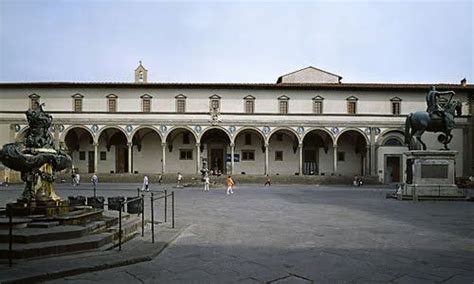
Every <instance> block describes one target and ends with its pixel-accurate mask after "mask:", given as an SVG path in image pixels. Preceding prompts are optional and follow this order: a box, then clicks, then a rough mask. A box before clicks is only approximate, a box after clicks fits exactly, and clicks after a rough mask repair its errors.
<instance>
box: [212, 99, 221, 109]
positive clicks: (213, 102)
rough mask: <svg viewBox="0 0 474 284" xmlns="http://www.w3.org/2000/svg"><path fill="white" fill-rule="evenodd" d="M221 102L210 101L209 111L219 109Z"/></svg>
mask: <svg viewBox="0 0 474 284" xmlns="http://www.w3.org/2000/svg"><path fill="white" fill-rule="evenodd" d="M220 107H221V102H220V100H211V109H220Z"/></svg>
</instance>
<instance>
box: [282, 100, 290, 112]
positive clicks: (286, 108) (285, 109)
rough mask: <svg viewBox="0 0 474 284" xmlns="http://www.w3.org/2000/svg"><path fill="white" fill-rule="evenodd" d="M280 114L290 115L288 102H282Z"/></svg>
mask: <svg viewBox="0 0 474 284" xmlns="http://www.w3.org/2000/svg"><path fill="white" fill-rule="evenodd" d="M280 113H288V101H280Z"/></svg>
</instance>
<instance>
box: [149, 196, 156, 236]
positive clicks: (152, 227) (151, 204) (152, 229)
mask: <svg viewBox="0 0 474 284" xmlns="http://www.w3.org/2000/svg"><path fill="white" fill-rule="evenodd" d="M153 201H154V200H153V192H152V193H151V197H150V206H151V242H152V243H153V244H154V243H155V216H154V215H155V214H154V211H153Z"/></svg>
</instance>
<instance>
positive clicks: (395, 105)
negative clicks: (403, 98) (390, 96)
mask: <svg viewBox="0 0 474 284" xmlns="http://www.w3.org/2000/svg"><path fill="white" fill-rule="evenodd" d="M392 114H394V115H399V114H400V102H392Z"/></svg>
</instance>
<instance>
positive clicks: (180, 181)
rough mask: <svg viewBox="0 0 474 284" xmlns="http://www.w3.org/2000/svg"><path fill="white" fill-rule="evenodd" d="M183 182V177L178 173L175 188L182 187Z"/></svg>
mask: <svg viewBox="0 0 474 284" xmlns="http://www.w3.org/2000/svg"><path fill="white" fill-rule="evenodd" d="M182 181H183V176H182V175H181V173H180V172H178V176H177V177H176V187H182V185H181V183H182Z"/></svg>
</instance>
